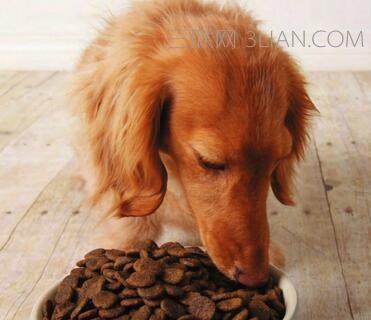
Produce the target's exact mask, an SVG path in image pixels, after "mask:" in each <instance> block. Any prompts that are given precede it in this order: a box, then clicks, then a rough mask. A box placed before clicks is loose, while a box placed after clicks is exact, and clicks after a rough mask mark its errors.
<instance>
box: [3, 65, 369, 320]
mask: <svg viewBox="0 0 371 320" xmlns="http://www.w3.org/2000/svg"><path fill="white" fill-rule="evenodd" d="M66 80H68V75H67V74H64V73H56V72H55V73H50V72H30V73H25V72H0V268H1V269H0V270H1V271H0V319H22V320H24V319H28V317H29V315H30V311H31V308H32V305H33V304H34V302H35V300H36V299H37V297H38V296H39V295H40V294H41V292H43V291H44V290H45V289H46V288H48V286H50V285H51V284H52V283H53V282H54V281H55V280H57V279H59V278H60V277H61V276H62V275H64V274H65V273H66V272H68V270H69V269H70V268H71V267H72V265H73V264H74V262H75V261H77V260H78V259H79V257H81V255H82V254H83V253H84V251H85V250H86V247H87V245H86V243H87V242H86V239H88V238H89V234H91V232H92V230H93V228H94V225H95V224H96V220H97V219H96V216H97V215H96V214H95V213H94V212H92V211H94V210H91V209H88V208H87V207H86V205H84V203H83V196H84V195H83V191H82V190H81V189H82V188H81V182H80V180H79V179H78V178H76V176H75V172H74V160H73V153H72V150H71V147H70V146H69V143H68V141H69V138H68V131H69V127H70V125H71V121H70V119H69V117H68V116H67V113H66V108H65V102H64V89H65V83H66ZM308 80H309V82H310V83H311V86H310V91H311V94H312V97H313V100H314V101H315V103H316V104H317V107H318V109H319V110H320V112H321V114H320V116H319V117H318V118H317V119H315V126H314V129H313V134H312V143H311V145H310V147H309V148H308V151H307V157H306V160H305V162H303V163H302V165H301V166H300V168H299V170H298V172H299V176H298V179H297V197H296V199H297V206H296V207H295V208H288V207H284V206H282V205H280V204H279V203H278V202H277V201H276V200H274V199H273V197H271V196H270V200H269V217H270V222H271V229H272V238H273V239H275V240H276V241H278V242H280V243H281V244H282V246H283V247H285V248H286V257H287V266H286V271H287V273H288V274H289V276H290V277H291V278H292V279H293V280H294V282H295V285H296V286H297V289H298V293H299V305H300V307H299V312H298V317H297V319H319V320H322V319H342V320H346V319H371V300H370V299H371V298H370V297H371V295H370V293H371V292H370V287H371V281H370V279H371V274H370V270H371V260H370V257H371V254H370V243H371V239H370V208H371V73H350V72H341V73H312V74H309V75H308ZM95 211H97V209H95Z"/></svg>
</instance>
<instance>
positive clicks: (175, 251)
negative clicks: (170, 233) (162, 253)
mask: <svg viewBox="0 0 371 320" xmlns="http://www.w3.org/2000/svg"><path fill="white" fill-rule="evenodd" d="M166 251H167V253H168V254H169V255H171V256H174V257H179V258H182V257H185V256H186V255H187V251H186V250H185V249H184V248H183V247H182V246H180V245H179V246H173V247H170V248H168V249H167V250H166Z"/></svg>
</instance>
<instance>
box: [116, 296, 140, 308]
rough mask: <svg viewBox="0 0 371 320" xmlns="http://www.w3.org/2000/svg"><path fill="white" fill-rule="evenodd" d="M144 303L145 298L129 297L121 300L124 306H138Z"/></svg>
mask: <svg viewBox="0 0 371 320" xmlns="http://www.w3.org/2000/svg"><path fill="white" fill-rule="evenodd" d="M143 303H144V302H143V299H139V298H129V299H124V300H121V302H120V305H121V306H123V307H138V306H141V305H142V304H143Z"/></svg>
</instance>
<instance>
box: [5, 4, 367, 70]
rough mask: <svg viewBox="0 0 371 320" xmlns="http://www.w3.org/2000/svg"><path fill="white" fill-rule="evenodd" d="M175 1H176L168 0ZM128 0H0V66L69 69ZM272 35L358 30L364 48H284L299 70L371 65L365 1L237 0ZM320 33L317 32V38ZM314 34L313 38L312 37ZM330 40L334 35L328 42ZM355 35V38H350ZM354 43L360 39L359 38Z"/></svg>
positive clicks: (355, 32) (309, 35)
mask: <svg viewBox="0 0 371 320" xmlns="http://www.w3.org/2000/svg"><path fill="white" fill-rule="evenodd" d="M174 1H177V0H174ZM128 2H129V1H128V0H0V69H70V68H72V66H73V64H74V62H75V61H76V58H77V56H78V55H79V52H80V51H81V49H82V48H83V47H84V46H85V45H86V44H87V42H88V41H89V39H91V38H92V37H93V36H94V33H95V29H96V28H99V25H100V23H101V22H100V18H99V17H100V16H105V15H108V14H109V12H113V13H115V12H118V11H119V10H124V8H125V6H126V5H127V3H128ZM239 2H240V3H241V4H242V5H243V6H244V7H246V8H248V9H249V10H251V11H252V12H253V13H254V15H255V16H256V17H257V18H259V19H261V20H263V27H264V29H266V30H267V31H270V30H273V34H274V35H275V37H276V36H278V34H279V32H280V31H281V30H284V31H285V35H286V36H288V35H290V31H291V30H293V31H296V32H302V31H303V30H305V31H306V33H307V37H309V39H310V38H311V35H312V34H313V33H314V32H315V31H317V30H321V29H323V30H326V31H327V32H330V31H332V30H341V31H343V32H346V31H347V30H349V31H351V32H352V33H353V34H354V35H355V38H356V35H358V34H359V32H360V31H361V30H362V31H363V39H364V47H360V46H359V47H357V48H330V47H328V48H315V47H313V46H312V47H311V48H308V47H306V48H300V47H298V46H296V47H295V48H290V49H289V50H290V51H291V52H293V54H295V55H296V56H297V57H298V60H299V61H300V63H301V64H302V66H303V67H304V68H305V69H309V70H334V69H353V70H354V69H371V1H369V0H327V1H323V0H300V1H298V0H280V1H278V0H245V1H243V0H240V1H239ZM322 38H323V39H324V38H325V37H324V34H321V39H322ZM317 39H319V38H317ZM335 40H336V35H334V37H333V41H335ZM354 40H355V39H354ZM359 44H360V43H359Z"/></svg>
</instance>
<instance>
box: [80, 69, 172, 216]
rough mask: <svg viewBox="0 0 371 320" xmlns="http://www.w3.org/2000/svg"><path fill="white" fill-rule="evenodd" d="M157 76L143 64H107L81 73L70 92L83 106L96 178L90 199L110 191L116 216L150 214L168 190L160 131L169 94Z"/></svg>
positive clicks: (98, 197)
mask: <svg viewBox="0 0 371 320" xmlns="http://www.w3.org/2000/svg"><path fill="white" fill-rule="evenodd" d="M88 71H89V70H88ZM129 71H130V72H129ZM101 73H104V74H101ZM160 74H161V71H160V70H154V68H153V67H152V68H148V66H144V65H143V66H142V67H141V66H138V65H136V66H134V67H131V69H130V70H129V68H127V70H125V68H122V69H121V70H120V69H119V70H114V69H113V67H110V66H105V67H104V68H102V69H101V70H99V69H95V71H94V72H93V73H91V74H89V72H87V71H85V72H81V75H80V78H79V80H78V83H79V82H80V83H79V86H78V87H77V88H74V92H75V93H74V94H75V95H79V96H80V103H83V104H84V106H82V109H83V111H84V114H85V117H84V119H85V122H86V129H87V137H88V140H89V144H90V150H92V157H93V160H94V164H95V170H96V175H97V182H96V186H95V190H94V194H93V196H92V201H93V203H96V202H97V201H98V200H100V199H101V197H102V196H103V195H104V194H106V193H110V192H112V193H113V196H114V199H115V200H114V207H113V208H112V212H114V213H115V214H117V215H119V216H145V215H149V214H151V213H153V212H154V211H155V210H156V209H157V208H158V207H159V206H160V204H161V203H162V200H163V198H164V195H165V192H166V184H167V173H166V170H165V167H164V165H163V163H162V162H161V159H160V155H159V143H160V141H159V131H160V119H161V107H162V104H163V102H164V101H165V100H166V99H167V98H166V95H167V90H166V88H165V86H164V83H165V81H164V80H162V79H161V76H160ZM81 77H82V78H81ZM89 78H90V79H89ZM84 79H85V80H84ZM81 98H82V99H81ZM79 108H80V109H81V106H79Z"/></svg>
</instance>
